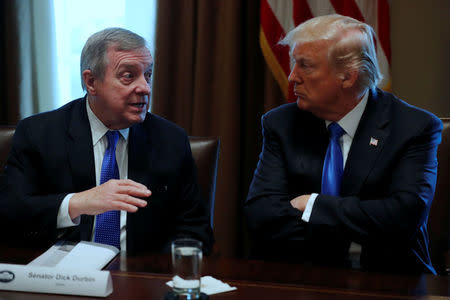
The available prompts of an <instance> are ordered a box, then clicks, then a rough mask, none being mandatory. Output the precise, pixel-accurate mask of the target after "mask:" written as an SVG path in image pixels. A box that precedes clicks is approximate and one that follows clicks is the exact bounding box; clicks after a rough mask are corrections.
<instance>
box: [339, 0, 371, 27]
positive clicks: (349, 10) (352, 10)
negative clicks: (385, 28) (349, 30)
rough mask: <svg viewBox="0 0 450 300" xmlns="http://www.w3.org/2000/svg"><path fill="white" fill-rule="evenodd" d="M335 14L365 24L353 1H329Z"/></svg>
mask: <svg viewBox="0 0 450 300" xmlns="http://www.w3.org/2000/svg"><path fill="white" fill-rule="evenodd" d="M330 2H331V4H332V5H333V7H334V10H335V11H336V13H338V14H340V15H344V16H349V17H352V18H354V19H356V20H358V21H361V22H365V21H364V17H363V15H362V13H361V11H360V10H359V7H358V5H357V4H356V2H355V1H354V0H345V1H343V0H330Z"/></svg>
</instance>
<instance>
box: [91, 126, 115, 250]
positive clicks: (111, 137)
mask: <svg viewBox="0 0 450 300" xmlns="http://www.w3.org/2000/svg"><path fill="white" fill-rule="evenodd" d="M106 137H107V138H108V147H107V148H106V151H105V156H104V157H103V162H102V171H101V173H100V184H103V183H105V182H107V181H108V180H110V179H120V177H119V167H118V166H117V161H116V145H117V141H118V140H119V132H117V131H108V132H107V133H106ZM94 241H95V242H97V243H102V244H108V245H112V246H115V247H117V248H119V249H120V211H118V210H112V211H107V212H104V213H102V214H99V215H97V218H96V222H95V238H94Z"/></svg>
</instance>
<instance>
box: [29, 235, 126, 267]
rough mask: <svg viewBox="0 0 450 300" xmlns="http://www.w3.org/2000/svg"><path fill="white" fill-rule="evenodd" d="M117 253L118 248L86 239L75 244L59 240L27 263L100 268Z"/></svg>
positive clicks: (46, 265) (43, 265) (32, 264)
mask: <svg viewBox="0 0 450 300" xmlns="http://www.w3.org/2000/svg"><path fill="white" fill-rule="evenodd" d="M118 253H119V249H117V248H116V247H113V246H110V245H105V244H99V243H94V242H86V241H82V242H79V243H78V244H76V245H75V244H74V243H71V242H65V241H59V242H58V243H56V244H55V245H53V246H52V247H50V248H49V249H48V250H47V251H45V252H44V253H43V254H42V255H40V256H39V257H38V258H36V259H35V260H33V261H32V262H30V263H29V264H28V265H29V266H41V267H58V268H64V269H82V270H101V269H102V268H103V267H104V266H106V265H107V264H108V262H110V261H111V259H113V258H114V257H115V256H116V255H117V254H118Z"/></svg>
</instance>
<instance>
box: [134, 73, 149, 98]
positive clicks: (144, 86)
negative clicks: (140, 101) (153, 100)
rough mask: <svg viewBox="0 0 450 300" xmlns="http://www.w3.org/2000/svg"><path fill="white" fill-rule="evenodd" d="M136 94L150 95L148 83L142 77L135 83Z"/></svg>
mask: <svg viewBox="0 0 450 300" xmlns="http://www.w3.org/2000/svg"><path fill="white" fill-rule="evenodd" d="M136 92H137V93H138V94H141V95H150V83H149V82H147V80H146V78H145V76H144V75H142V76H141V77H140V78H139V81H138V83H137V87H136Z"/></svg>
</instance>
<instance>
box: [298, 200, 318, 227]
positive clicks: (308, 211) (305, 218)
mask: <svg viewBox="0 0 450 300" xmlns="http://www.w3.org/2000/svg"><path fill="white" fill-rule="evenodd" d="M317 196H319V194H316V193H312V194H311V196H310V197H309V199H308V202H306V207H305V211H304V212H303V214H302V220H303V221H305V222H309V218H310V217H311V212H312V209H313V206H314V202H315V201H316V198H317Z"/></svg>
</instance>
